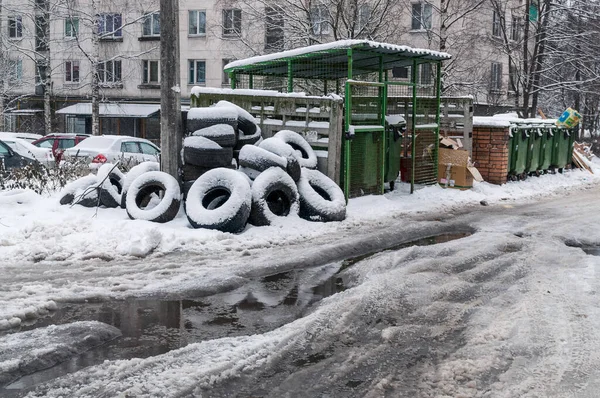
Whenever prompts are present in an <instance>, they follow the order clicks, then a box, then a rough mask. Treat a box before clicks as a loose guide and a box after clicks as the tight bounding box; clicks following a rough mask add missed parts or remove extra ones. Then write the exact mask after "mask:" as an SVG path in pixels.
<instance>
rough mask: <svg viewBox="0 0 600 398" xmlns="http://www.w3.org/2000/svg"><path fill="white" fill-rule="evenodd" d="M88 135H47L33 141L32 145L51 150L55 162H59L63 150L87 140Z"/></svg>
mask: <svg viewBox="0 0 600 398" xmlns="http://www.w3.org/2000/svg"><path fill="white" fill-rule="evenodd" d="M89 136H90V135H89V134H55V133H53V134H48V135H46V136H44V137H42V138H40V139H38V140H35V141H33V145H35V146H37V147H40V148H50V149H52V154H53V155H54V157H55V158H56V160H57V161H60V159H61V157H62V154H63V152H64V150H65V149H68V148H72V147H74V146H75V145H77V144H79V143H80V142H81V141H83V140H85V139H86V138H88V137H89Z"/></svg>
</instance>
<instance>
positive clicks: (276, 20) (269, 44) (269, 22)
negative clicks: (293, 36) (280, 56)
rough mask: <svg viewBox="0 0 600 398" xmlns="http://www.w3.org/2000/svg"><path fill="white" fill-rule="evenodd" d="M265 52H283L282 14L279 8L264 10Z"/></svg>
mask: <svg viewBox="0 0 600 398" xmlns="http://www.w3.org/2000/svg"><path fill="white" fill-rule="evenodd" d="M265 15H266V18H265V51H283V12H282V10H281V8H279V7H266V8H265Z"/></svg>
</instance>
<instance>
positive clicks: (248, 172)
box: [238, 166, 261, 181]
mask: <svg viewBox="0 0 600 398" xmlns="http://www.w3.org/2000/svg"><path fill="white" fill-rule="evenodd" d="M238 171H239V172H240V173H242V174H244V175H245V176H246V177H248V179H250V181H254V180H255V179H256V177H258V176H259V175H260V173H261V172H260V171H258V170H254V169H251V168H250V167H244V166H240V167H239V168H238Z"/></svg>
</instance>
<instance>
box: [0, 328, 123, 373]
mask: <svg viewBox="0 0 600 398" xmlns="http://www.w3.org/2000/svg"><path fill="white" fill-rule="evenodd" d="M120 335H121V332H120V330H119V329H117V328H115V327H114V326H110V325H107V324H105V323H102V322H75V323H71V324H67V325H60V326H54V325H53V326H48V327H45V328H39V329H34V330H32V331H28V332H20V333H13V334H7V335H4V336H0V385H2V384H5V383H8V382H10V381H12V380H15V379H17V378H19V377H21V376H24V375H27V374H30V373H35V372H37V371H39V370H42V369H47V368H50V367H52V366H54V365H56V364H58V363H61V362H63V361H65V360H67V359H69V358H72V357H74V356H76V355H78V354H81V353H82V352H84V351H87V350H89V349H90V348H93V347H96V346H99V345H101V344H104V343H105V342H107V341H110V340H113V339H115V338H117V337H119V336H120Z"/></svg>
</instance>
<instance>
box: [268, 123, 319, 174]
mask: <svg viewBox="0 0 600 398" xmlns="http://www.w3.org/2000/svg"><path fill="white" fill-rule="evenodd" d="M274 137H276V138H279V139H280V140H282V141H283V142H285V143H286V144H288V145H289V146H291V147H292V149H293V150H294V153H295V154H296V157H297V158H298V162H299V163H300V166H302V167H306V168H308V169H316V168H317V154H316V153H315V151H314V150H313V149H312V147H311V146H310V144H309V143H308V141H306V140H305V139H304V138H303V137H302V136H301V135H300V134H298V133H296V132H294V131H291V130H281V131H279V132H278V133H277V134H275V135H274Z"/></svg>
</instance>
